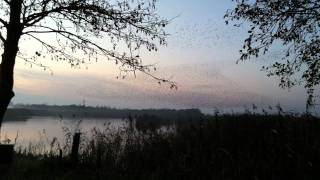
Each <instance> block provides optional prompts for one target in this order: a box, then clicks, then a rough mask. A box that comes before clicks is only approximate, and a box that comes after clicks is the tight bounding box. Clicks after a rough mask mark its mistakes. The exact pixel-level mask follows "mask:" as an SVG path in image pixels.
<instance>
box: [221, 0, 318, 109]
mask: <svg viewBox="0 0 320 180" xmlns="http://www.w3.org/2000/svg"><path fill="white" fill-rule="evenodd" d="M234 1H235V2H236V7H235V8H234V9H233V10H230V11H228V12H227V13H226V15H225V18H226V23H227V24H228V22H229V21H238V22H240V23H239V24H236V26H240V25H242V24H244V22H246V23H247V22H248V23H249V25H250V29H248V34H249V36H248V38H247V39H245V41H244V45H243V48H242V49H241V50H240V54H241V57H240V60H241V61H243V60H247V59H249V58H250V57H258V56H259V55H264V54H266V53H267V52H268V51H269V49H271V48H272V45H278V46H279V42H280V43H281V44H280V46H281V48H282V49H283V52H282V53H281V57H280V60H279V59H277V60H276V61H275V62H274V63H273V64H272V65H270V66H267V67H263V69H264V70H266V71H267V72H268V76H278V77H279V78H280V83H279V85H280V86H281V87H282V88H290V87H292V86H294V85H297V84H298V85H300V84H302V83H303V84H304V86H305V88H306V89H307V92H308V95H309V96H308V101H307V108H308V106H309V105H312V104H313V101H314V98H313V95H314V94H313V93H314V90H315V87H317V86H318V85H319V83H320V78H319V77H320V71H319V70H320V61H319V60H320V31H319V26H320V19H319V16H320V1H318V0H305V1H301V0H273V1H270V0H255V1H250V0H234Z"/></svg>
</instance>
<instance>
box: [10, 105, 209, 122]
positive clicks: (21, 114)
mask: <svg viewBox="0 0 320 180" xmlns="http://www.w3.org/2000/svg"><path fill="white" fill-rule="evenodd" d="M144 115H149V116H155V117H157V118H159V119H166V120H172V121H176V120H182V119H184V120H186V119H187V120H193V119H199V118H203V117H204V116H205V115H204V114H202V113H201V111H200V110H199V109H183V110H175V109H143V110H137V109H116V108H110V107H91V106H83V105H63V106H58V105H43V104H40V105H25V104H18V105H14V106H13V107H12V108H10V109H9V110H8V112H7V113H6V116H5V120H7V121H13V120H24V119H25V120H26V119H28V118H30V117H32V116H40V117H41V116H43V117H48V116H52V117H57V118H62V119H63V118H120V119H123V118H128V117H129V116H130V117H133V118H134V117H139V116H144Z"/></svg>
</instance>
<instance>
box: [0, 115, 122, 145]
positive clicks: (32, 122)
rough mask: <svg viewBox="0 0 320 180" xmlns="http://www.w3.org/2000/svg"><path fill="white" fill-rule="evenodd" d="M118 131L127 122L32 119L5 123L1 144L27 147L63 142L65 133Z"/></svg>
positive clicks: (120, 120)
mask: <svg viewBox="0 0 320 180" xmlns="http://www.w3.org/2000/svg"><path fill="white" fill-rule="evenodd" d="M107 126H108V127H109V128H110V129H113V130H117V129H119V128H124V127H125V126H126V122H125V121H124V120H122V119H91V118H90V119H89V118H88V119H75V118H74V119H72V118H69V119H65V118H64V119H59V118H57V117H31V118H29V119H27V120H26V121H5V122H4V123H3V124H2V128H1V142H4V141H7V142H8V141H10V143H15V144H16V145H27V144H29V143H30V142H31V143H33V142H39V141H48V143H49V142H50V141H51V140H52V138H54V137H56V138H57V139H58V141H59V142H62V141H63V138H64V136H65V133H66V132H65V131H64V130H66V129H67V130H68V131H70V132H72V133H75V132H81V133H84V134H86V135H87V136H90V134H91V130H92V129H93V128H97V129H100V130H104V129H105V128H106V127H107Z"/></svg>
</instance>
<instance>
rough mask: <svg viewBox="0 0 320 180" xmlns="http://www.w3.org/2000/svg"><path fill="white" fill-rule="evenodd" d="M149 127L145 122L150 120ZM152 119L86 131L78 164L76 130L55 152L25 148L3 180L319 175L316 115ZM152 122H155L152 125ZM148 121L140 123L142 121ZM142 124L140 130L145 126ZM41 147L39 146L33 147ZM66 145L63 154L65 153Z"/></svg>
mask: <svg viewBox="0 0 320 180" xmlns="http://www.w3.org/2000/svg"><path fill="white" fill-rule="evenodd" d="M144 122H145V123H146V124H147V125H142V124H143V123H144ZM150 122H152V120H151V119H149V121H148V119H147V118H146V117H144V120H143V121H142V122H141V121H140V122H137V123H132V124H131V126H128V127H127V128H126V129H122V130H119V131H116V132H112V133H110V132H109V131H108V130H107V128H108V127H106V131H99V130H96V129H93V130H92V131H93V134H94V136H93V137H90V138H88V137H83V138H82V141H81V142H82V143H81V146H80V152H81V155H80V156H79V163H78V164H77V165H73V164H72V163H71V162H70V159H69V157H68V156H67V155H68V154H69V152H70V146H71V145H70V138H71V136H70V134H67V137H69V140H68V138H66V139H67V141H66V142H63V143H62V144H59V143H58V142H54V140H52V142H51V144H50V147H51V148H50V150H48V151H47V152H46V153H44V154H42V155H37V154H35V153H34V152H37V151H36V148H37V147H36V146H35V147H29V149H28V148H25V149H19V150H18V151H17V154H16V156H15V160H14V163H13V164H12V165H11V167H9V168H8V169H7V170H6V172H7V173H6V175H4V173H3V174H2V178H1V179H139V180H141V179H154V180H157V179H159V180H160V179H161V180H163V179H218V180H219V179H221V180H228V179H246V180H250V179H252V180H273V179H279V180H280V179H281V180H283V179H290V180H292V179H299V180H304V179H312V180H314V179H317V178H319V177H320V120H319V119H318V118H314V117H310V116H299V117H297V116H289V115H288V116H286V115H254V114H243V115H222V116H213V117H204V118H202V119H197V120H190V121H185V122H172V123H174V127H175V131H172V130H167V131H166V130H163V131H157V130H156V129H155V128H149V129H148V128H147V127H148V124H150ZM151 124H152V123H151ZM137 125H139V126H142V127H143V129H141V128H140V129H139V128H137V127H135V126H137ZM137 129H138V130H137ZM32 148H33V150H34V151H33V150H32ZM59 150H61V151H62V154H63V157H62V158H59V153H58V152H59Z"/></svg>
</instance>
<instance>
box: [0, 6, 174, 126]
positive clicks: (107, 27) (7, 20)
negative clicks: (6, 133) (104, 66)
mask: <svg viewBox="0 0 320 180" xmlns="http://www.w3.org/2000/svg"><path fill="white" fill-rule="evenodd" d="M168 23H169V21H168V20H166V19H163V18H161V17H160V16H159V15H158V14H157V9H156V0H2V1H0V45H1V50H2V59H1V65H0V125H1V119H2V117H3V114H4V112H5V111H6V109H7V106H8V104H9V102H10V100H11V98H12V97H13V96H14V93H13V91H12V89H13V84H14V81H13V79H14V75H13V74H14V73H13V72H14V67H15V61H16V58H20V59H23V60H24V61H26V62H27V63H30V64H35V65H38V66H41V67H43V68H48V67H47V66H46V65H45V64H42V63H40V61H38V60H39V59H51V60H53V61H66V62H68V63H69V64H71V66H72V67H79V66H81V65H86V64H87V63H90V61H98V60H99V59H108V60H112V61H114V62H115V63H116V64H118V66H119V68H120V77H122V78H124V77H126V76H127V74H128V73H135V72H137V71H140V72H143V73H145V74H147V75H149V76H151V77H153V78H154V79H156V80H157V81H159V83H160V82H165V83H168V84H169V85H170V87H171V88H176V85H175V83H174V82H172V81H170V80H167V79H164V78H159V77H156V76H154V75H153V74H152V72H151V71H152V70H154V69H155V68H154V66H153V65H145V64H143V63H142V59H141V57H140V55H139V50H140V49H141V48H146V49H147V50H149V51H157V48H158V46H161V45H166V37H167V33H166V32H165V30H164V28H165V27H166V26H167V24H168ZM21 40H25V41H28V42H32V47H31V48H30V47H29V48H27V49H29V50H28V51H27V52H24V51H23V50H24V48H23V47H21V43H20V41H21ZM30 49H31V51H30ZM32 51H33V52H32ZM49 68H50V67H49Z"/></svg>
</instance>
